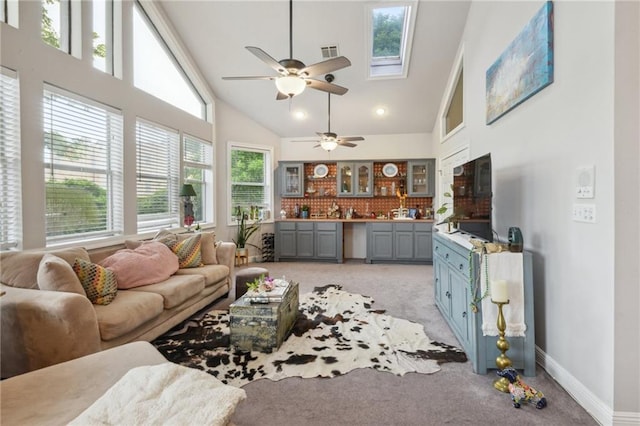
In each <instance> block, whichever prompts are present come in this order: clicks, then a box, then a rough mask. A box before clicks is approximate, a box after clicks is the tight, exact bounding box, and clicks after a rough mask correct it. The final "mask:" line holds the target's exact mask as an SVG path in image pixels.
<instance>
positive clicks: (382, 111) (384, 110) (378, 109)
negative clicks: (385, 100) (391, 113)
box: [376, 107, 387, 116]
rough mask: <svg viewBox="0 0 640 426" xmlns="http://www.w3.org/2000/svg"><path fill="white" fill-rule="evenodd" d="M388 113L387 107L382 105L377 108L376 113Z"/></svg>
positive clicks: (380, 114) (381, 114)
mask: <svg viewBox="0 0 640 426" xmlns="http://www.w3.org/2000/svg"><path fill="white" fill-rule="evenodd" d="M386 113H387V110H386V109H384V108H382V107H380V108H376V115H379V116H383V115H385V114H386Z"/></svg>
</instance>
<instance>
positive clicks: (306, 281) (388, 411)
mask: <svg viewBox="0 0 640 426" xmlns="http://www.w3.org/2000/svg"><path fill="white" fill-rule="evenodd" d="M252 266H256V265H252ZM257 266H261V267H265V268H267V269H268V270H269V272H270V275H271V276H273V277H282V276H283V275H285V276H286V277H287V278H291V279H295V280H296V281H298V282H299V283H300V292H301V293H304V292H310V291H311V290H313V288H314V287H316V286H322V285H325V284H326V283H328V282H333V283H336V284H340V285H342V287H343V289H344V290H345V291H349V292H352V293H358V294H363V295H367V296H371V297H373V298H374V299H375V300H376V305H378V306H380V307H382V308H384V309H386V313H387V314H389V315H392V316H394V317H398V318H404V319H407V320H410V321H415V322H418V323H420V324H422V325H423V326H424V329H425V332H426V334H427V335H428V336H429V337H430V338H432V339H433V340H437V341H439V342H443V343H447V344H450V345H453V346H458V347H459V346H460V344H459V342H458V341H457V340H456V338H455V336H454V335H453V333H452V332H451V330H450V329H449V327H448V326H447V324H446V323H445V321H444V319H443V318H442V316H441V315H440V312H439V311H438V309H437V307H436V306H435V302H434V295H433V268H432V267H431V266H428V265H385V264H374V265H367V264H364V263H363V262H362V261H360V260H354V261H348V262H346V263H344V264H340V265H337V264H328V263H309V262H279V263H263V264H259V265H257ZM230 294H235V292H234V289H232V290H231V292H230ZM232 301H233V300H232V299H231V298H229V299H225V300H222V301H220V302H218V303H217V304H216V305H214V306H213V307H214V308H226V307H228V305H229V304H230V303H231V302H232ZM441 369H442V370H441V371H440V372H438V373H437V374H432V375H423V374H415V373H409V374H406V375H405V376H402V377H398V376H394V375H392V374H388V373H381V372H378V371H375V370H372V369H361V370H355V371H352V372H350V373H348V374H345V375H343V376H340V377H336V378H331V379H323V378H315V379H301V378H295V377H294V378H289V379H285V380H281V381H278V382H272V381H269V380H258V381H256V382H253V383H250V384H248V385H246V386H244V387H243V389H244V390H245V391H246V392H247V399H246V400H245V401H243V402H241V403H240V404H239V405H238V407H237V409H236V412H235V414H234V416H233V418H232V421H233V423H234V424H236V425H237V426H245V425H246V426H249V425H261V426H269V425H443V424H448V425H495V426H497V425H544V426H548V425H597V422H596V421H595V420H594V419H593V418H592V417H591V416H590V415H589V414H588V413H587V412H586V411H585V410H584V409H583V408H582V407H580V406H579V405H578V404H577V403H576V402H575V401H574V400H573V399H572V398H571V396H570V395H569V394H567V392H565V391H564V390H563V389H562V388H561V387H560V386H559V385H558V384H557V383H556V382H555V381H554V380H553V379H552V378H551V377H550V376H549V375H547V374H546V373H545V371H544V370H542V369H541V368H539V367H538V371H537V374H536V377H526V378H525V380H526V381H527V382H528V383H529V384H530V385H532V386H533V387H535V388H536V389H539V390H541V391H542V392H544V394H545V396H546V397H547V399H548V402H549V405H548V407H546V408H544V409H542V410H538V409H536V408H534V407H532V406H529V405H526V406H523V407H522V408H520V409H515V408H513V407H512V405H511V400H510V397H509V395H508V394H503V393H500V392H498V391H496V390H495V389H494V388H493V386H492V383H493V381H494V379H495V378H496V376H495V374H494V373H493V372H491V373H490V374H488V375H478V374H474V373H473V370H472V367H471V363H470V362H466V363H447V364H443V365H441Z"/></svg>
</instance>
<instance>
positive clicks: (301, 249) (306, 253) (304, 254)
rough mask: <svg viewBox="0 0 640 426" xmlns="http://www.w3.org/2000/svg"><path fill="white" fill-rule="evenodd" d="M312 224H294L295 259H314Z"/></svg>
mask: <svg viewBox="0 0 640 426" xmlns="http://www.w3.org/2000/svg"><path fill="white" fill-rule="evenodd" d="M313 225H314V223H313V222H298V223H297V224H296V257H298V258H309V259H312V258H313V257H314V253H315V250H314V243H313V242H314V229H313Z"/></svg>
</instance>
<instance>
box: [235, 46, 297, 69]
mask: <svg viewBox="0 0 640 426" xmlns="http://www.w3.org/2000/svg"><path fill="white" fill-rule="evenodd" d="M245 49H247V50H248V51H249V52H251V53H253V54H254V55H256V56H257V57H258V59H260V60H261V61H262V62H264V63H265V64H267V65H269V66H270V67H271V68H273V69H274V70H276V71H277V72H279V73H280V74H282V75H287V74H289V72H288V71H287V70H286V69H285V68H284V67H283V66H282V65H280V62H278V61H276V60H275V59H273V58H272V57H271V56H270V55H269V54H268V53H267V52H265V51H264V50H262V49H260V48H259V47H255V46H245Z"/></svg>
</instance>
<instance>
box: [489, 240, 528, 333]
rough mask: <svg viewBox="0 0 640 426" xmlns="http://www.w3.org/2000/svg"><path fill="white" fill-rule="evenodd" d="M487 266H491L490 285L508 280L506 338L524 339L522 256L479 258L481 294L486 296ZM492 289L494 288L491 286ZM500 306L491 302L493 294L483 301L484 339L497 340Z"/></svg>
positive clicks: (507, 255) (504, 307) (497, 255)
mask: <svg viewBox="0 0 640 426" xmlns="http://www.w3.org/2000/svg"><path fill="white" fill-rule="evenodd" d="M485 262H487V264H488V266H489V271H488V275H489V283H491V281H495V280H505V281H506V282H507V292H508V294H509V304H508V305H504V306H503V307H502V312H503V314H504V318H505V322H506V324H507V329H506V331H505V335H506V336H508V337H524V332H525V330H526V329H527V325H526V324H525V322H524V271H523V269H522V265H523V258H522V253H511V252H501V253H491V254H488V255H486V256H485V255H484V254H483V255H481V256H480V272H479V273H480V276H481V277H482V278H481V280H480V282H481V283H482V289H481V291H482V293H481V294H485V291H486V288H487V284H489V283H487V274H486V273H485ZM489 288H491V286H490V284H489ZM497 318H498V305H496V304H495V303H492V302H491V293H489V296H488V297H486V298H484V299H482V333H483V335H484V336H497V335H498V327H497V326H496V322H497Z"/></svg>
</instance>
